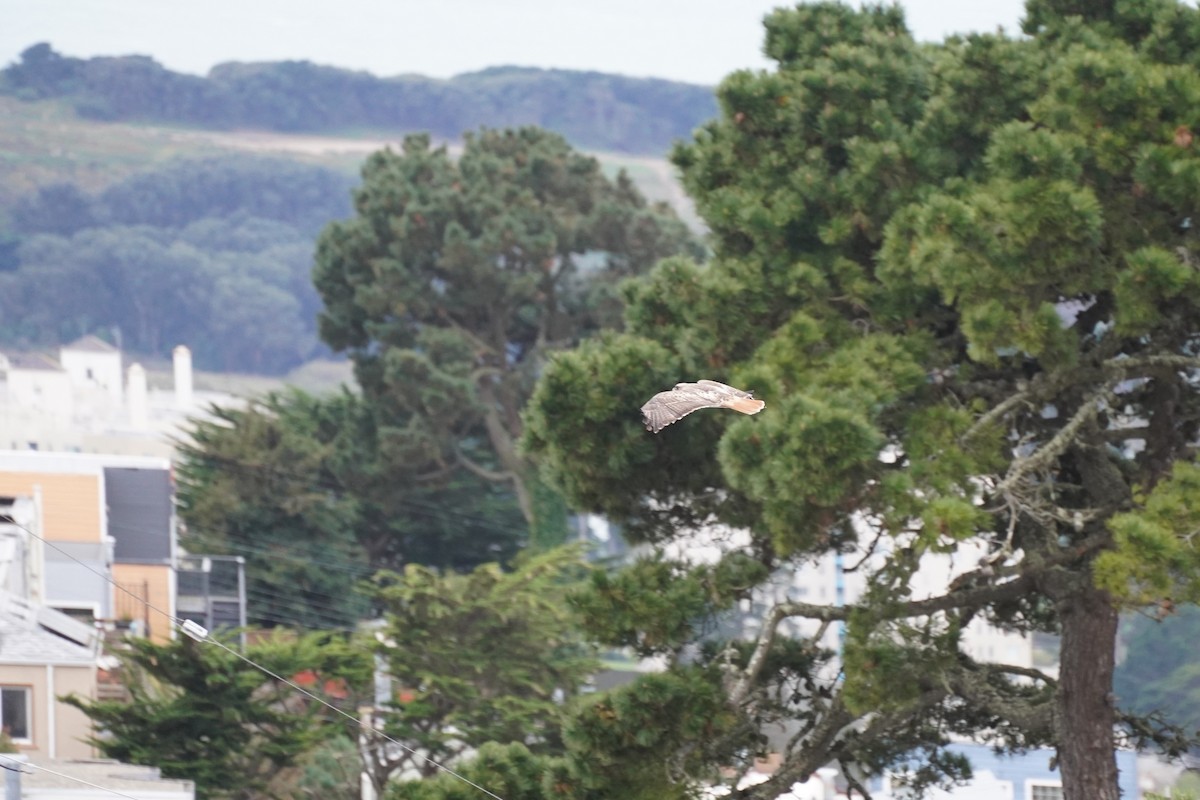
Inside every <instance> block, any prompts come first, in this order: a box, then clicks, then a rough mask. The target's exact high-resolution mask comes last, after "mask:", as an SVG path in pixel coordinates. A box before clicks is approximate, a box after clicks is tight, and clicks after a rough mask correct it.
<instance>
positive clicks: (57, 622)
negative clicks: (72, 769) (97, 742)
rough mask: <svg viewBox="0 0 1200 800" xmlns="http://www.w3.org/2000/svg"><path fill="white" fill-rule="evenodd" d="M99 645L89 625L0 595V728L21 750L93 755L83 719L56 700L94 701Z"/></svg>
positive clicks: (87, 725) (45, 754)
mask: <svg viewBox="0 0 1200 800" xmlns="http://www.w3.org/2000/svg"><path fill="white" fill-rule="evenodd" d="M98 646H99V636H98V632H97V631H96V629H95V628H94V627H91V626H88V625H85V624H83V623H80V622H78V621H76V620H74V619H71V618H70V617H68V616H66V615H65V614H62V613H59V612H57V611H54V610H53V609H50V608H46V607H45V606H37V605H34V604H32V603H29V602H27V601H25V600H23V599H21V598H19V597H17V596H15V595H11V594H9V593H7V592H0V728H2V729H3V730H4V731H5V732H6V733H7V734H8V735H9V738H11V739H12V741H13V744H15V745H16V746H17V748H18V750H19V751H20V752H22V753H25V754H29V755H34V756H41V757H45V758H91V757H93V756H94V755H95V752H94V750H93V748H92V747H91V746H90V745H88V744H87V743H86V742H84V737H85V736H86V734H87V732H88V731H89V730H90V722H89V721H88V719H87V717H86V716H85V715H84V713H83V712H82V711H80V710H79V709H77V708H74V707H72V706H69V705H67V704H66V703H63V702H61V701H60V700H59V699H58V698H59V697H61V696H63V695H68V694H75V695H79V696H81V697H85V698H88V699H95V697H96V659H97V654H98Z"/></svg>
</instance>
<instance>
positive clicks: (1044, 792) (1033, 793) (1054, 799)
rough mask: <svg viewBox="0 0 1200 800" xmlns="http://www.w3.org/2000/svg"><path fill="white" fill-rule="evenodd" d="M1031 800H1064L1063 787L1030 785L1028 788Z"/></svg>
mask: <svg viewBox="0 0 1200 800" xmlns="http://www.w3.org/2000/svg"><path fill="white" fill-rule="evenodd" d="M1028 791H1029V794H1028V797H1029V800H1062V796H1063V790H1062V785H1061V784H1058V783H1042V782H1041V781H1039V782H1037V783H1030V784H1029V786H1028Z"/></svg>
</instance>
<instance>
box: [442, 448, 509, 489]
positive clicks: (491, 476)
mask: <svg viewBox="0 0 1200 800" xmlns="http://www.w3.org/2000/svg"><path fill="white" fill-rule="evenodd" d="M455 458H457V460H458V463H459V464H462V465H463V466H464V467H466V468H467V469H468V470H470V471H471V472H473V473H475V474H476V475H478V476H479V477H480V478H483V479H484V480H485V481H493V482H496V483H499V482H502V481H511V480H514V479H515V478H516V476H515V475H514V474H513V473H512V472H510V471H508V470H494V469H488V468H487V467H485V466H483V465H482V464H479V463H477V462H475V461H472V460H471V459H469V458H467V457H466V456H465V455H463V453H462V451H461V450H459V451H456V452H455Z"/></svg>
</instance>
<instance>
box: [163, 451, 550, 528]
mask: <svg viewBox="0 0 1200 800" xmlns="http://www.w3.org/2000/svg"><path fill="white" fill-rule="evenodd" d="M185 458H186V459H187V460H193V461H209V462H213V463H215V464H219V465H222V466H226V467H232V468H234V469H238V470H242V471H243V472H249V473H268V474H274V475H278V476H281V477H283V478H286V479H288V480H294V481H297V482H301V483H304V484H308V485H312V486H316V487H318V488H321V489H327V490H329V491H337V492H344V491H347V487H346V485H345V484H343V483H341V482H337V481H332V480H327V479H323V478H321V477H319V476H315V475H305V474H303V473H300V472H295V471H291V470H287V469H284V468H282V467H278V466H275V465H272V464H256V463H251V462H248V461H242V460H240V459H237V458H231V457H229V456H219V455H214V454H211V453H196V454H194V455H193V454H192V453H187V454H185ZM395 502H396V504H397V505H398V506H401V507H406V510H408V511H410V512H415V513H416V515H417V516H424V517H426V518H427V519H433V520H435V521H438V522H451V521H452V520H451V518H452V517H454V518H457V519H458V520H461V521H465V522H470V523H473V524H478V525H485V526H488V527H490V528H492V529H493V530H497V531H500V532H504V533H514V534H525V533H528V530H527V529H525V528H523V527H520V528H518V527H511V526H507V525H500V526H498V525H497V524H496V522H495V520H492V519H489V518H487V517H482V516H479V515H477V514H470V513H467V512H465V511H459V510H457V509H449V508H445V507H442V506H437V505H433V504H430V503H425V502H423V501H421V500H417V499H415V498H412V497H399V498H395Z"/></svg>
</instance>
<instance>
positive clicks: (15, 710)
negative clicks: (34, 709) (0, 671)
mask: <svg viewBox="0 0 1200 800" xmlns="http://www.w3.org/2000/svg"><path fill="white" fill-rule="evenodd" d="M0 728H3V729H4V732H5V733H7V734H8V735H9V737H10V738H11V739H12V740H13V741H16V742H28V741H29V740H30V737H29V689H27V688H26V687H24V686H0Z"/></svg>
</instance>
